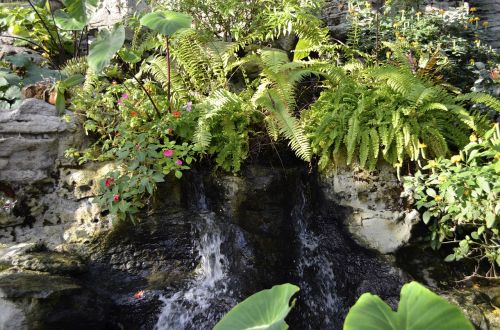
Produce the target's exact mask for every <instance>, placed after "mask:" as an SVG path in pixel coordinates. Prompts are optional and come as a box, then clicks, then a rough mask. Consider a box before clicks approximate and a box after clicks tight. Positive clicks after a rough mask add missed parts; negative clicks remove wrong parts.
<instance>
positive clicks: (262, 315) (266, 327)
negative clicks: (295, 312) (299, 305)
mask: <svg viewBox="0 0 500 330" xmlns="http://www.w3.org/2000/svg"><path fill="white" fill-rule="evenodd" d="M298 291H299V288H298V287H297V286H295V285H292V284H289V283H286V284H282V285H275V286H273V287H272V288H271V289H268V290H262V291H259V292H257V293H255V294H254V295H252V296H250V297H248V298H247V299H245V300H244V301H243V302H241V303H239V304H238V305H236V306H235V307H233V309H231V311H229V313H228V314H227V315H226V316H224V318H223V319H222V320H220V321H219V323H217V324H216V325H215V327H214V330H250V329H262V330H286V329H288V325H287V324H286V322H285V318H286V316H287V315H288V313H289V312H290V310H291V309H292V308H293V306H294V304H295V300H293V301H292V303H291V304H290V299H291V298H292V296H293V295H295V294H296V293H297V292H298Z"/></svg>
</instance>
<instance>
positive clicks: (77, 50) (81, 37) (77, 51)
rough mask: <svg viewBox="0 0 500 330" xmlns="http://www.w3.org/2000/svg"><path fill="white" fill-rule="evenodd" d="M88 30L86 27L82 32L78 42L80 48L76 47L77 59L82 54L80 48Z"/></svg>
mask: <svg viewBox="0 0 500 330" xmlns="http://www.w3.org/2000/svg"><path fill="white" fill-rule="evenodd" d="M86 30H87V27H85V28H84V29H83V30H82V31H80V32H81V34H80V40H78V46H77V47H76V54H75V57H78V55H79V54H80V48H81V47H82V40H83V35H84V34H85V33H86Z"/></svg>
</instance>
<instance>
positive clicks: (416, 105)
mask: <svg viewBox="0 0 500 330" xmlns="http://www.w3.org/2000/svg"><path fill="white" fill-rule="evenodd" d="M341 69H342V70H344V71H345V72H349V73H350V75H344V74H339V73H336V74H334V75H325V76H324V77H326V78H327V79H328V78H329V77H332V79H328V80H327V81H326V84H327V87H329V88H327V89H326V90H325V91H323V92H322V94H321V96H320V98H319V100H318V101H317V102H316V103H315V104H314V105H312V106H311V108H310V109H309V110H307V111H306V112H305V113H304V115H303V117H302V120H303V121H304V122H305V125H306V128H307V130H306V131H307V133H308V136H309V137H310V139H311V146H312V150H313V151H314V153H315V154H317V155H319V156H320V162H319V163H320V167H322V168H324V167H325V166H326V164H332V163H333V165H340V164H335V162H338V161H339V160H342V161H345V163H344V164H345V165H350V164H352V163H354V162H356V163H358V165H359V166H360V167H362V168H366V169H369V170H373V169H374V168H375V167H376V164H377V163H378V161H379V160H380V159H384V160H385V161H386V162H388V163H390V164H392V165H394V166H396V167H398V168H400V167H401V166H402V164H403V162H405V161H416V162H418V161H419V160H420V159H421V158H425V157H438V156H446V155H447V153H448V152H449V149H450V147H461V146H463V145H465V144H466V143H467V140H468V135H469V134H470V131H471V130H476V128H477V125H478V122H479V121H480V118H478V116H477V115H474V114H471V113H469V112H468V111H466V110H465V109H464V107H463V104H462V103H464V102H465V101H473V102H477V103H479V102H481V103H482V104H487V105H488V106H491V107H496V106H497V103H496V102H497V101H496V100H494V99H492V98H491V97H488V96H484V95H471V94H466V95H464V96H459V97H457V96H455V95H453V94H450V93H448V92H447V90H446V89H445V88H443V87H441V86H440V85H435V84H434V83H432V82H431V81H429V80H427V79H423V78H420V77H417V76H415V75H414V74H413V72H412V71H411V69H410V68H408V67H404V66H402V67H394V66H390V65H385V66H381V67H374V68H373V67H368V68H363V66H362V65H360V64H359V63H354V62H350V63H349V64H347V65H345V66H344V67H341ZM325 71H326V70H325ZM333 72H336V71H333Z"/></svg>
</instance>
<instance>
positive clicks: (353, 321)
mask: <svg viewBox="0 0 500 330" xmlns="http://www.w3.org/2000/svg"><path fill="white" fill-rule="evenodd" d="M366 329H373V330H427V329H442V330H473V329H474V327H473V326H472V324H471V323H470V321H469V320H467V318H466V317H465V316H464V315H463V314H462V312H461V311H460V309H458V307H457V306H454V305H452V304H450V303H449V302H447V301H446V300H445V299H443V298H441V297H439V296H438V295H437V294H435V293H433V292H432V291H430V290H429V289H427V288H425V287H424V286H422V285H420V284H419V283H417V282H411V283H408V284H405V285H404V286H403V288H402V289H401V299H400V301H399V306H398V310H397V311H396V312H395V311H393V310H392V309H391V307H390V306H389V305H387V304H386V303H385V302H384V301H383V300H382V299H380V298H379V297H378V296H375V295H372V294H371V293H365V294H363V295H362V296H361V297H360V298H359V299H358V301H357V302H356V304H354V306H352V307H351V309H350V311H349V314H347V317H346V320H345V323H344V330H366Z"/></svg>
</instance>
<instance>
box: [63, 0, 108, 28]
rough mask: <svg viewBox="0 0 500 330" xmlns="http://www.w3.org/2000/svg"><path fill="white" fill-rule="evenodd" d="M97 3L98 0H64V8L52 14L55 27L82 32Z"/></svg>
mask: <svg viewBox="0 0 500 330" xmlns="http://www.w3.org/2000/svg"><path fill="white" fill-rule="evenodd" d="M98 2H99V1H98V0H65V1H64V5H65V8H64V9H59V10H56V11H55V12H54V21H55V23H56V25H57V27H58V28H60V29H61V30H70V31H79V30H83V28H84V27H85V26H86V25H87V24H88V23H89V21H90V16H91V15H92V13H93V12H94V11H95V10H96V9H97V6H98Z"/></svg>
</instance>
